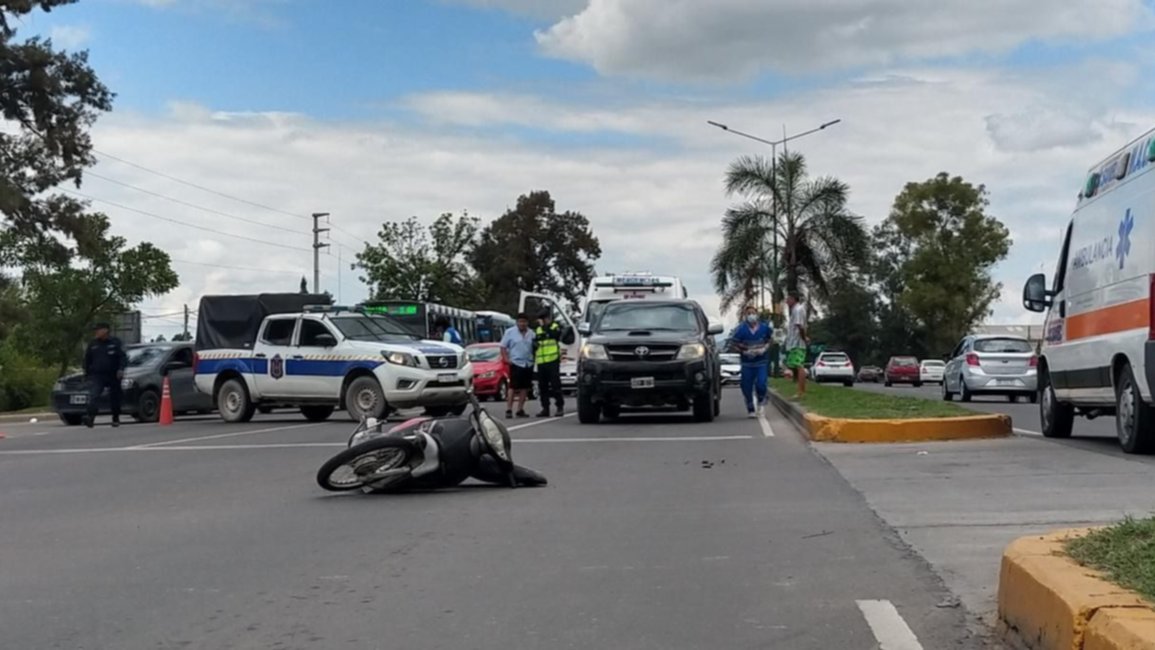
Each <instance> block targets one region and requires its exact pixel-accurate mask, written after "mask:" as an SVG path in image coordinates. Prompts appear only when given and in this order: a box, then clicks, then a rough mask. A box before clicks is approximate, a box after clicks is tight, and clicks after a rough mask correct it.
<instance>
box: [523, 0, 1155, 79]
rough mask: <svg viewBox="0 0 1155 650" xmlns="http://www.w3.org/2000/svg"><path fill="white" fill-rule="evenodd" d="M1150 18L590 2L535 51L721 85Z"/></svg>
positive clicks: (1099, 32) (1105, 28)
mask: <svg viewBox="0 0 1155 650" xmlns="http://www.w3.org/2000/svg"><path fill="white" fill-rule="evenodd" d="M1152 17H1153V16H1152V10H1151V8H1150V7H1149V6H1148V5H1147V4H1146V3H1145V2H1144V0H1053V1H1052V2H1049V3H1047V6H1046V8H1045V10H1041V9H1040V5H1039V3H1038V2H1036V1H1035V0H978V1H976V0H940V1H938V2H910V1H909V0H775V1H774V2H766V1H765V0H711V1H710V2H703V1H701V0H590V2H589V5H588V6H587V7H586V8H585V9H584V10H583V11H582V12H581V13H578V14H576V15H573V16H567V17H565V18H563V19H561V20H559V21H558V22H557V23H555V24H554V25H553V26H551V27H549V28H548V29H545V30H543V31H540V32H538V33H537V41H538V43H539V45H540V47H541V49H542V50H543V51H544V52H545V53H547V54H549V55H551V56H555V57H559V58H563V59H569V60H573V61H580V62H584V63H588V64H590V65H592V66H593V67H594V68H596V69H597V70H598V71H599V72H601V73H603V74H625V75H638V76H649V77H658V78H668V79H697V80H719V79H732V78H741V77H748V76H752V75H754V74H756V73H758V72H760V71H765V70H776V71H780V72H787V73H797V72H802V71H808V70H816V69H824V68H837V67H846V66H849V67H862V66H873V65H890V64H894V63H896V62H901V61H911V60H926V59H935V58H941V57H951V56H957V55H962V54H968V53H974V52H980V53H995V54H997V53H1003V52H1007V51H1009V50H1011V49H1013V48H1015V47H1017V46H1019V45H1022V44H1024V43H1027V42H1031V41H1046V42H1067V41H1072V42H1084V41H1091V40H1096V39H1103V38H1109V37H1113V36H1118V35H1122V34H1128V33H1132V32H1134V31H1136V30H1139V29H1142V28H1145V27H1149V26H1151V24H1152Z"/></svg>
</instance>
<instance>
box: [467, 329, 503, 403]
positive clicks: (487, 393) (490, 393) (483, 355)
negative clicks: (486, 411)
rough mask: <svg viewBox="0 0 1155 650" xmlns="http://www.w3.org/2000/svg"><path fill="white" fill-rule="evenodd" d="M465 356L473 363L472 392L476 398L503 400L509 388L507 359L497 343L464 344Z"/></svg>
mask: <svg viewBox="0 0 1155 650" xmlns="http://www.w3.org/2000/svg"><path fill="white" fill-rule="evenodd" d="M465 356H466V357H467V358H468V359H469V362H470V363H472V364H473V393H474V394H475V395H477V398H478V399H481V400H486V399H494V400H497V401H498V402H504V401H505V396H506V391H507V390H508V389H509V359H508V358H507V357H506V354H505V350H504V349H503V348H502V347H501V344H499V343H475V344H473V345H469V346H466V348H465Z"/></svg>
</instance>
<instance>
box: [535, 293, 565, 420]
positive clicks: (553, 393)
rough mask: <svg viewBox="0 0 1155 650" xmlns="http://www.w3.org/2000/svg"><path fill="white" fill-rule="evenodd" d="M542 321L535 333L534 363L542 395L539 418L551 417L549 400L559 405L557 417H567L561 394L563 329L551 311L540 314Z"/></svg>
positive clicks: (538, 387)
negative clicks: (551, 399) (551, 398)
mask: <svg viewBox="0 0 1155 650" xmlns="http://www.w3.org/2000/svg"><path fill="white" fill-rule="evenodd" d="M539 318H540V319H541V321H540V324H539V325H538V326H537V330H536V331H534V339H533V343H534V348H536V351H535V353H534V361H536V362H537V389H538V392H539V393H541V413H538V414H537V417H539V418H548V417H549V398H550V397H553V401H554V404H556V405H557V416H558V417H559V418H560V417H561V416H563V415H565V400H564V398H563V397H562V394H561V344H562V329H561V326H560V325H558V324H557V323H556V322H554V320H553V314H551V313H550V312H549V310H546V311H543V312H541V314H539Z"/></svg>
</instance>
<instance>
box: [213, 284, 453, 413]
mask: <svg viewBox="0 0 1155 650" xmlns="http://www.w3.org/2000/svg"><path fill="white" fill-rule="evenodd" d="M328 303H329V299H328V296H324V295H322V296H307V295H303V294H262V295H260V296H205V297H204V298H201V302H200V312H199V317H198V321H197V356H196V363H195V377H196V385H197V389H198V390H200V391H201V392H202V393H205V394H206V395H211V396H212V397H213V399H214V401H215V403H216V405H217V410H218V411H220V414H221V418H222V419H223V420H225V421H226V422H247V421H248V420H250V419H252V417H253V413H254V412H255V411H256V409H258V408H259V407H261V406H266V407H274V408H276V407H293V408H299V409H300V410H301V413H302V414H303V415H304V416H305V417H306V418H307V419H309V420H312V421H322V420H325V419H327V418H328V417H329V416H330V415H331V414H332V413H333V411H334V410H335V409H339V408H343V409H345V410H346V411H347V412H348V413H349V416H350V417H351V418H353V419H355V420H360V419H361V418H362V417H363V416H369V417H376V418H382V417H384V416H385V414H386V413H387V412H389V411H390V410H395V409H402V408H411V407H424V408H425V410H426V412H427V413H429V414H430V415H433V416H439V415H446V414H448V413H455V414H460V413H462V412H463V411H464V410H465V406H466V403H467V397H466V391H467V389H468V388H469V386H470V384H471V383H472V381H473V365H472V364H471V363H470V362H469V359H468V358H467V357H466V355H465V350H464V348H462V347H461V346H458V345H454V344H452V343H446V342H442V341H428V340H421V339H420V338H419V337H418V336H416V335H414V334H412V333H410V332H409V331H408V330H407V329H406V328H405V326H404V325H402V324H401V323H398V322H397V321H395V320H393V319H392V318H391V317H389V316H385V315H371V314H365V313H363V312H361V311H356V310H352V309H350V308H348V307H337V306H333V305H330V304H328Z"/></svg>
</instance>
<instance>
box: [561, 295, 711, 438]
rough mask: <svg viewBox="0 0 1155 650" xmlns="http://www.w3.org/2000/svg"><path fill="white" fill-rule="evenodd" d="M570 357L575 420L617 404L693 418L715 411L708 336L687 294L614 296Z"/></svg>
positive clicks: (585, 327)
mask: <svg viewBox="0 0 1155 650" xmlns="http://www.w3.org/2000/svg"><path fill="white" fill-rule="evenodd" d="M580 327H581V331H582V334H583V335H585V336H586V337H587V338H586V342H585V343H584V344H583V345H582V351H581V358H580V360H579V361H578V373H579V375H580V380H579V382H578V395H577V401H578V420H579V421H580V422H581V423H583V424H595V423H597V422H598V421H599V420H600V419H601V416H602V415H605V416H606V417H608V418H616V417H618V415H619V414H620V413H621V409H622V407H623V406H667V405H673V406H675V407H677V408H679V409H693V413H694V418H695V419H696V420H698V421H699V422H710V421H712V420H713V419H714V417H715V416H717V415H718V413H719V412H720V411H721V399H722V390H721V388H722V378H721V371H720V368H719V363H718V356H717V355H718V351H717V343H716V342H715V338H714V337H715V336H716V335H718V334H721V333H722V326H721V325H711V324H710V323H709V321H708V320H707V319H706V314H705V312H703V311H702V308H701V306H699V305H698V303H696V302H694V301H692V300H685V299H683V300H616V301H613V302H610V303H609V304H607V305H606V306H605V308H604V309H603V310H602V311H601V313H600V314H599V315H598V317H597V319H596V320H595V321H594V322H593V324H592V327H591V325H590V324H588V323H582V325H581V326H580Z"/></svg>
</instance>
